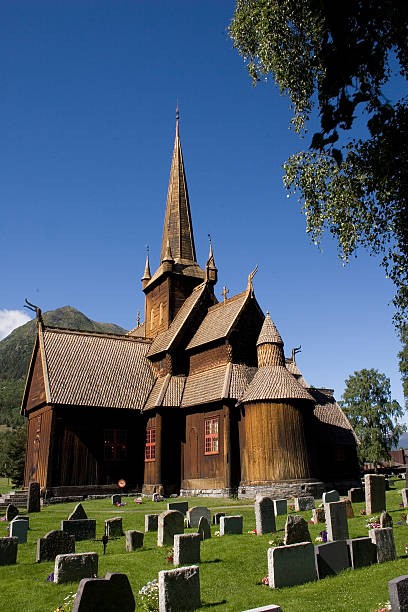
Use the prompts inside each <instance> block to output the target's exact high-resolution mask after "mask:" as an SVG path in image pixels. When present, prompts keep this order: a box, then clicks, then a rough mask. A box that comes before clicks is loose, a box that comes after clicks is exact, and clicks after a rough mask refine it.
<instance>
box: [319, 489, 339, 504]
mask: <svg viewBox="0 0 408 612" xmlns="http://www.w3.org/2000/svg"><path fill="white" fill-rule="evenodd" d="M334 501H340V495H339V494H338V493H337V491H334V490H333V491H327V492H326V493H323V495H322V502H323V503H324V504H328V503H329V502H334Z"/></svg>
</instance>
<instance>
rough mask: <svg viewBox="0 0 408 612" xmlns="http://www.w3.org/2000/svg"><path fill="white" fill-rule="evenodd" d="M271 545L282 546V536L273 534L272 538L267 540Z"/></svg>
mask: <svg viewBox="0 0 408 612" xmlns="http://www.w3.org/2000/svg"><path fill="white" fill-rule="evenodd" d="M269 544H270V545H271V546H283V538H282V536H280V535H277V536H275V537H274V538H273V539H272V540H269Z"/></svg>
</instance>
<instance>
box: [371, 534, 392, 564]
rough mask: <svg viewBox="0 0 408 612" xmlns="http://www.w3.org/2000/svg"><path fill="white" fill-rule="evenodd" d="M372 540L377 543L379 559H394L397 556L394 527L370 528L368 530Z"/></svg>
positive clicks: (381, 561)
mask: <svg viewBox="0 0 408 612" xmlns="http://www.w3.org/2000/svg"><path fill="white" fill-rule="evenodd" d="M368 535H369V536H370V538H371V540H372V542H374V544H377V561H378V563H384V561H394V560H395V559H396V558H397V553H396V550H395V542H394V532H393V530H392V527H384V529H370V531H369V532H368Z"/></svg>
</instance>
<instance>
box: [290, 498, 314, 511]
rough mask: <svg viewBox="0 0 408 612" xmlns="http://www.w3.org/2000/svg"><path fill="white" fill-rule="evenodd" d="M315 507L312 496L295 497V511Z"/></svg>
mask: <svg viewBox="0 0 408 612" xmlns="http://www.w3.org/2000/svg"><path fill="white" fill-rule="evenodd" d="M314 507H315V500H314V497H311V496H307V497H306V496H304V497H295V511H296V512H303V511H304V510H313V508H314Z"/></svg>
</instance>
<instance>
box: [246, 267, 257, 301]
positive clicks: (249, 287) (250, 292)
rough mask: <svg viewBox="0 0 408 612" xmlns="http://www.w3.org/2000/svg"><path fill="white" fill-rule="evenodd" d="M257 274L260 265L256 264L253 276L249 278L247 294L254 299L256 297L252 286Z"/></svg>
mask: <svg viewBox="0 0 408 612" xmlns="http://www.w3.org/2000/svg"><path fill="white" fill-rule="evenodd" d="M257 272H258V264H256V266H255V268H254V270H252V272H251V274H250V275H249V276H248V286H247V292H248V293H249V295H250V296H251V297H253V295H254V287H253V285H252V279H253V278H254V276H255V274H256V273H257Z"/></svg>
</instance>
